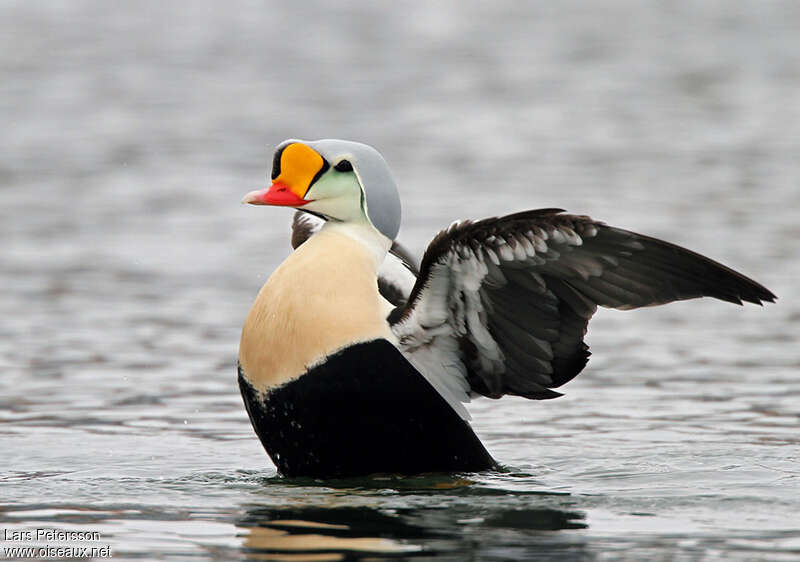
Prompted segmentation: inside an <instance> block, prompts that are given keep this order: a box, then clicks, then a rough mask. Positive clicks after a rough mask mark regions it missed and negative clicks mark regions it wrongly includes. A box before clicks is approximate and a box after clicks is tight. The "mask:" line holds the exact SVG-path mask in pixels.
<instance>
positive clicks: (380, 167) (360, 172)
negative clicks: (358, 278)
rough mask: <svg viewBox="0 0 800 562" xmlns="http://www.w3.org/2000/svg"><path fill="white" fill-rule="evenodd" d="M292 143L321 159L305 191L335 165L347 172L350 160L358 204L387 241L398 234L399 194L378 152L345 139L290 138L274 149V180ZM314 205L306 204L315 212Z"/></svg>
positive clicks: (329, 172)
mask: <svg viewBox="0 0 800 562" xmlns="http://www.w3.org/2000/svg"><path fill="white" fill-rule="evenodd" d="M294 143H300V144H303V145H305V146H307V147H309V148H311V149H312V150H314V151H315V152H316V153H317V154H319V155H320V156H321V157H322V158H323V160H324V162H323V164H322V167H321V169H320V170H319V171H318V173H317V175H316V176H315V177H314V178H313V179H312V180H311V182H310V184H309V185H308V187H307V193H308V192H310V191H312V189H314V183H315V182H317V181H320V182H323V183H324V180H325V179H326V178H325V176H327V175H328V174H331V173H334V172H336V171H337V168H338V169H342V170H344V171H348V170H347V168H348V165H347V164H348V163H349V166H351V167H352V172H353V173H354V174H355V177H356V178H357V181H358V184H359V186H360V188H361V204H362V207H363V211H364V214H365V215H366V217H367V219H368V220H369V221H370V223H372V225H373V226H374V227H375V228H376V229H377V230H378V231H379V232H380V233H382V234H383V235H384V236H386V237H387V238H389V239H390V240H394V239H395V238H396V237H397V233H398V231H399V230H400V219H401V206H400V195H399V194H398V191H397V183H396V182H395V180H394V177H393V176H392V172H391V170H390V169H389V165H388V164H387V163H386V160H384V158H383V156H381V154H380V152H378V151H377V150H375V149H374V148H372V147H371V146H369V145H366V144H363V143H360V142H353V141H347V140H340V139H321V140H315V141H304V140H299V139H289V140H286V141H284V142H282V143H281V144H280V145H278V147H277V148H276V150H275V165H274V168H275V169H273V179H275V178H276V177H278V175H279V174H280V171H281V170H280V167H281V165H282V154H283V152H284V150H285V149H286V148H287V147H288V146H290V145H292V144H294ZM313 207H314V206H313V205H309V209H308V210H310V211H314V208H313ZM320 214H323V215H325V212H324V211H322V212H321V213H320ZM327 218H334V219H335V218H337V217H335V216H329V217H327Z"/></svg>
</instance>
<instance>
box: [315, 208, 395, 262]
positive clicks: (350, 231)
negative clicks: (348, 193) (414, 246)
mask: <svg viewBox="0 0 800 562" xmlns="http://www.w3.org/2000/svg"><path fill="white" fill-rule="evenodd" d="M322 232H336V233H339V234H344V235H345V236H347V237H349V238H352V239H353V240H355V241H357V242H359V243H361V244H363V245H364V247H365V248H366V249H367V250H368V251H369V253H370V255H372V257H373V258H374V259H375V271H377V270H378V267H380V265H381V264H382V263H383V260H384V259H385V258H386V254H387V252H388V251H389V248H391V247H392V241H391V240H389V238H387V237H386V236H384V235H383V234H381V233H380V232H378V231H377V230H376V229H375V227H373V226H372V225H371V224H369V223H368V222H367V221H363V222H353V221H348V222H338V221H335V220H329V221H327V222H326V223H325V225H324V226H323V227H322V229H321V231H320V233H322Z"/></svg>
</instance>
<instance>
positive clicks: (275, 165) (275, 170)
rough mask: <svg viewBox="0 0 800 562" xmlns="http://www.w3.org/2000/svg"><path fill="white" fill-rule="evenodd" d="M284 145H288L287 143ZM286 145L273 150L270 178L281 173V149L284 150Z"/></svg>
mask: <svg viewBox="0 0 800 562" xmlns="http://www.w3.org/2000/svg"><path fill="white" fill-rule="evenodd" d="M286 146H289V145H288V144H287V145H286ZM286 146H282V147H280V148H279V149H278V150H276V151H275V157H274V158H273V159H272V179H273V180H274V179H275V178H277V177H278V176H279V175H281V156H282V155H283V151H284V150H286Z"/></svg>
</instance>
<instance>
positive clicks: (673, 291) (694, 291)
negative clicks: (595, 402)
mask: <svg viewBox="0 0 800 562" xmlns="http://www.w3.org/2000/svg"><path fill="white" fill-rule="evenodd" d="M701 296H711V297H715V298H717V299H721V300H724V301H729V302H733V303H737V304H741V303H742V301H747V302H752V303H756V304H761V303H762V302H773V301H774V300H775V298H776V297H775V295H773V294H772V293H771V292H770V291H769V290H767V289H766V288H765V287H763V286H762V285H759V284H758V283H756V282H755V281H753V280H752V279H749V278H747V277H745V276H744V275H742V274H740V273H737V272H736V271H734V270H732V269H730V268H728V267H726V266H724V265H722V264H719V263H717V262H715V261H713V260H710V259H708V258H706V257H704V256H701V255H700V254H697V253H695V252H692V251H690V250H687V249H685V248H681V247H679V246H676V245H674V244H670V243H668V242H664V241H662V240H658V239H656V238H651V237H648V236H643V235H640V234H636V233H634V232H630V231H627V230H623V229H618V228H614V227H610V226H607V225H605V224H604V223H601V222H597V221H594V220H592V219H591V218H589V217H586V216H576V215H568V214H564V213H563V211H561V210H560V209H540V210H535V211H525V212H522V213H516V214H513V215H508V216H505V217H500V218H490V219H485V220H481V221H477V222H471V221H462V222H458V223H453V224H452V225H451V226H450V227H449V228H448V229H446V230H444V231H442V232H440V233H439V234H438V235H437V236H436V237H435V238H434V239H433V241H432V242H431V244H430V245H429V247H428V250H427V251H426V252H425V256H424V257H423V260H422V265H421V268H420V273H419V276H418V277H417V280H416V283H415V285H414V287H413V289H412V290H411V291H410V294H409V295H408V299H407V302H406V303H405V305H403V306H400V307H398V308H397V309H396V310H395V312H394V313H393V314H392V317H391V322H392V329H393V331H394V333H395V335H396V336H397V338H398V342H399V345H400V348H401V350H402V351H403V352H404V354H405V355H406V357H408V358H409V359H410V360H412V362H413V363H414V364H415V365H416V366H417V368H418V369H419V370H420V371H421V372H422V373H423V375H425V376H426V377H427V378H428V379H429V380H431V381H432V383H433V384H434V386H437V388H439V387H441V388H445V389H446V392H447V393H448V396H449V398H458V399H461V400H462V401H465V400H468V397H469V394H470V393H473V394H474V393H477V394H483V395H485V396H489V397H492V398H499V397H501V396H503V395H505V394H513V395H518V396H524V397H527V398H536V399H545V398H555V397H557V396H560V394H559V393H557V392H554V391H552V390H550V389H552V388H557V387H559V386H561V385H562V384H564V383H566V382H568V381H569V380H571V379H572V378H574V377H575V376H576V375H577V374H578V373H580V372H581V370H582V369H583V368H584V366H585V365H586V363H587V361H588V358H589V355H590V353H589V348H588V346H587V345H586V344H585V343H584V341H583V338H584V336H585V334H586V329H587V326H588V322H589V319H590V318H591V317H592V315H593V314H594V313H595V312H596V310H597V307H598V306H603V307H609V308H618V309H632V308H638V307H643V306H653V305H657V304H663V303H667V302H671V301H675V300H682V299H690V298H696V297H701ZM442 364H445V365H447V367H446V368H445V369H443V370H440V371H437V368H439V367H440V366H441V365H442ZM453 376H455V377H459V379H460V380H459V381H457V383H454V382H453V381H446V380H443V379H446V378H447V377H453ZM462 415H464V413H462ZM467 416H468V415H465V417H467Z"/></svg>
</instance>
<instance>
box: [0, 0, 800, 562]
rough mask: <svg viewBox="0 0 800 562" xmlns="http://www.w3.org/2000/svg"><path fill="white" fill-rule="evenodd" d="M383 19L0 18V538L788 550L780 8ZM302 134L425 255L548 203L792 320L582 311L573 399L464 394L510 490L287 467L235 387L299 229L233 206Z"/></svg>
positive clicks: (354, 553)
mask: <svg viewBox="0 0 800 562" xmlns="http://www.w3.org/2000/svg"><path fill="white" fill-rule="evenodd" d="M387 6H388V4H384V3H380V2H374V3H373V2H358V1H346V0H345V1H340V2H337V3H335V4H330V3H327V2H321V1H306V2H293V3H278V2H266V3H262V2H245V1H235V2H225V3H222V2H211V1H205V0H203V1H188V0H183V1H177V0H176V1H169V2H157V1H149V0H146V1H142V2H113V3H111V2H102V1H99V0H86V1H81V0H75V1H56V0H54V1H52V2H21V1H20V2H15V1H9V0H4V1H2V2H0V247H1V248H2V249H0V286H1V287H2V290H1V291H0V528H2V529H5V530H6V531H9V530H25V529H35V528H58V529H68V530H91V531H99V532H100V533H101V540H100V542H93V543H90V544H91V545H94V546H102V545H106V544H108V545H110V546H111V549H112V551H113V553H114V557H115V559H142V558H144V559H161V560H184V559H186V560H205V559H218V560H231V559H247V558H252V559H292V558H291V556H296V557H297V558H295V559H309V557H310V556H312V555H313V556H316V557H317V558H315V559H320V560H322V559H324V560H339V559H357V558H361V557H368V558H370V559H378V558H382V557H384V556H387V557H389V556H391V557H395V558H405V557H413V558H415V559H426V558H437V559H442V560H507V559H511V560H527V559H536V558H541V559H550V560H618V559H630V560H636V559H644V558H647V559H650V560H717V559H726V560H759V559H764V560H766V559H768V560H794V559H800V516H799V515H798V514H799V513H800V465H799V464H798V460H800V437H799V436H798V426H799V425H800V377H798V371H799V370H800V352H799V351H798V349H799V348H798V341H799V339H800V338H799V337H798V326H799V325H800V306H799V305H798V299H797V297H798V296H799V295H800V291H799V290H798V287H797V284H798V283H797V279H798V277H799V276H800V260H799V259H798V258H800V225H798V219H800V142H799V140H800V34H798V29H800V4H798V3H796V2H791V1H787V2H772V1H768V2H761V1H745V2H736V3H733V2H723V1H706V0H696V1H688V0H687V1H677V2H657V1H651V2H634V1H624V0H612V1H608V2H602V3H593V2H588V1H587V2H576V1H567V2H552V3H550V2H538V3H533V2H514V1H499V2H492V3H489V2H460V3H458V4H451V3H447V2H430V3H412V2H394V3H392V7H391V8H388V7H387ZM288 137H298V138H308V139H314V138H323V137H338V138H349V139H354V140H361V141H363V142H367V143H370V144H373V145H375V146H376V147H377V148H379V150H381V151H382V152H383V154H384V155H385V156H386V158H387V159H388V161H389V162H390V164H391V165H392V167H393V170H394V173H395V175H396V177H397V179H398V181H399V183H400V186H401V195H402V198H403V203H404V222H403V227H402V230H401V239H402V240H403V241H404V242H405V243H406V244H407V245H408V246H409V247H410V248H412V249H413V250H414V251H415V252H417V254H418V255H421V253H422V251H423V250H424V248H425V245H426V243H427V241H428V240H430V238H431V237H432V236H433V235H434V233H435V232H436V231H437V230H438V229H439V228H442V227H444V226H446V225H447V224H449V222H450V221H452V220H454V219H457V218H467V217H471V218H479V217H483V216H489V215H493V214H500V213H507V212H512V211H518V210H522V209H527V208H536V207H553V206H556V207H562V208H565V209H568V210H570V211H572V212H577V213H586V214H590V215H592V216H593V217H595V218H598V219H601V220H605V221H607V222H609V223H610V224H614V225H617V226H622V227H625V228H629V229H632V230H637V231H640V232H643V233H647V234H650V235H654V236H658V237H662V238H665V239H667V240H670V241H673V242H677V243H679V244H682V245H685V246H688V247H690V248H692V249H694V250H696V251H699V252H701V253H703V254H706V255H709V256H710V257H713V258H715V259H718V260H720V261H722V262H724V263H726V264H728V265H730V266H732V267H734V268H736V269H738V270H740V271H742V272H743V273H745V274H748V275H751V276H753V277H754V278H756V279H757V280H759V281H761V282H762V283H764V284H765V285H766V286H768V287H769V288H770V289H772V290H773V291H774V292H775V293H777V294H778V295H779V297H780V300H779V302H778V303H777V304H775V305H768V306H766V307H764V308H763V309H762V308H759V307H755V306H748V307H745V308H740V307H736V306H732V305H729V304H726V303H721V302H718V301H711V300H703V301H692V302H688V303H679V304H675V305H671V306H668V307H663V308H658V309H648V310H642V311H635V312H627V313H625V312H612V311H601V312H600V313H599V314H598V315H597V316H596V318H595V320H594V321H593V322H592V324H591V325H590V331H589V338H588V341H589V343H590V344H591V346H592V351H593V353H594V355H593V357H592V360H591V362H590V363H589V366H588V368H587V369H586V370H585V371H584V373H583V374H582V375H581V376H579V377H578V378H577V379H576V380H575V381H573V382H572V383H570V384H569V385H567V386H566V387H565V389H562V390H565V391H566V396H565V397H563V398H560V399H558V400H553V401H546V402H528V401H525V400H518V399H513V398H511V399H508V398H506V399H504V400H502V401H499V402H497V401H489V400H482V401H477V402H475V403H474V404H473V405H472V407H471V411H472V414H473V417H474V427H475V429H476V431H477V433H478V434H479V435H480V437H481V438H482V439H483V440H484V442H485V443H486V445H487V448H488V449H489V450H490V451H491V452H492V453H493V455H494V456H495V457H496V458H497V459H498V460H499V461H500V462H502V463H503V464H504V465H505V466H506V467H507V468H508V472H507V473H503V474H482V475H461V476H453V477H444V476H441V477H427V478H417V479H397V478H371V479H360V480H354V481H337V482H316V481H303V480H299V481H294V480H285V479H282V478H279V477H277V476H276V474H275V469H274V468H273V466H272V465H271V463H270V461H269V459H268V458H267V456H266V455H265V454H264V452H263V450H262V448H261V446H260V444H259V443H258V441H257V439H256V438H255V435H254V433H253V432H252V429H251V428H250V424H249V422H248V419H247V416H246V413H245V411H244V408H243V406H242V404H241V399H240V397H239V393H238V388H237V385H236V370H235V365H236V354H237V346H238V338H239V330H240V326H241V323H242V321H243V319H244V317H245V315H246V313H247V310H248V308H249V306H250V304H251V302H252V299H253V298H254V296H255V294H256V292H257V291H258V289H259V287H260V285H261V284H262V283H263V282H264V280H265V279H266V277H267V276H268V275H269V273H270V272H271V271H272V270H273V269H274V268H275V267H276V265H277V264H278V263H279V262H280V261H281V260H282V259H283V258H284V257H285V256H286V255H287V253H288V250H289V245H288V226H289V222H290V218H291V215H290V213H289V212H287V211H285V210H280V209H267V208H254V207H243V206H241V205H240V204H239V199H240V198H241V196H242V195H243V194H244V193H245V192H247V191H250V190H252V189H255V188H258V187H261V186H264V185H265V175H266V173H267V172H268V168H269V167H270V157H271V151H272V147H273V146H274V145H275V144H277V143H278V142H280V141H281V140H283V139H284V138H288ZM287 521H289V522H288V523H287ZM291 521H295V523H292V522H291ZM297 521H304V522H305V526H302V525H301V524H300V523H296V522H297ZM12 544H18V543H14V542H13V541H5V542H3V541H0V546H4V547H5V546H10V545H12Z"/></svg>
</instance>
